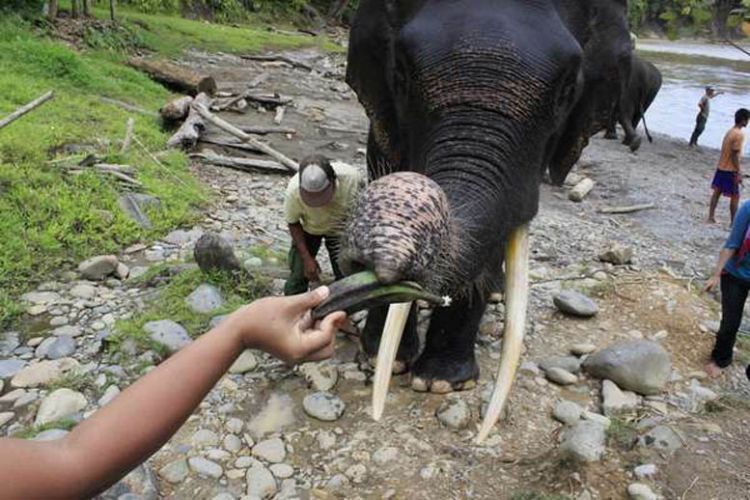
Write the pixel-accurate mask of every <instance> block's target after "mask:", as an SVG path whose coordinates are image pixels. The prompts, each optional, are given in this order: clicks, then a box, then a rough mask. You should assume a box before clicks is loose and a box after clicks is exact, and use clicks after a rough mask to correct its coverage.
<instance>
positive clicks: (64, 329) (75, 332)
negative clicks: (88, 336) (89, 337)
mask: <svg viewBox="0 0 750 500" xmlns="http://www.w3.org/2000/svg"><path fill="white" fill-rule="evenodd" d="M82 334H83V330H81V328H80V327H78V326H75V325H63V326H60V327H57V328H55V329H54V330H52V335H56V336H58V337H59V336H61V335H68V336H70V337H78V336H80V335H82Z"/></svg>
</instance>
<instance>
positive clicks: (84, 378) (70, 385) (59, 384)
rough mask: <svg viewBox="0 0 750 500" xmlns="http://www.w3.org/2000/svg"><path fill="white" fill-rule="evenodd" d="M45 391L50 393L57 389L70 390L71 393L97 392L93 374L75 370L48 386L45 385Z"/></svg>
mask: <svg viewBox="0 0 750 500" xmlns="http://www.w3.org/2000/svg"><path fill="white" fill-rule="evenodd" d="M47 389H49V391H50V392H52V391H55V390H57V389H70V390H72V391H78V392H84V391H93V392H97V391H98V389H97V387H96V383H95V382H94V375H93V374H91V373H81V372H79V371H76V370H72V371H70V372H68V373H66V374H65V375H63V376H62V377H60V378H58V379H56V380H53V381H51V382H50V383H49V384H47Z"/></svg>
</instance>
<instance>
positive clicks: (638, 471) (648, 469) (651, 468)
mask: <svg viewBox="0 0 750 500" xmlns="http://www.w3.org/2000/svg"><path fill="white" fill-rule="evenodd" d="M656 472H657V468H656V465H655V464H643V465H639V466H638V467H636V468H635V469H633V474H635V477H637V478H638V479H651V478H652V477H654V476H655V475H656Z"/></svg>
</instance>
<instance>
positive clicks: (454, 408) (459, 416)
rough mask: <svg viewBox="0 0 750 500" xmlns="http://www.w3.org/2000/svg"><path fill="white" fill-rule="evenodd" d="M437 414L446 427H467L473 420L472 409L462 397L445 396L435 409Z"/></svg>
mask: <svg viewBox="0 0 750 500" xmlns="http://www.w3.org/2000/svg"><path fill="white" fill-rule="evenodd" d="M435 416H436V417H437V419H438V420H439V421H440V423H441V424H443V425H444V426H446V427H449V428H451V429H465V428H466V427H467V426H468V425H469V422H471V409H470V408H469V405H468V404H467V403H466V401H464V400H463V399H461V398H457V397H453V398H445V399H443V401H442V402H441V403H440V406H438V408H437V410H436V411H435Z"/></svg>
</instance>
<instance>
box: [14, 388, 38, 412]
mask: <svg viewBox="0 0 750 500" xmlns="http://www.w3.org/2000/svg"><path fill="white" fill-rule="evenodd" d="M37 399H39V394H37V393H35V392H27V393H25V394H23V395H22V396H21V397H20V398H18V399H16V400H15V402H14V403H13V408H14V409H18V408H23V407H24V406H28V405H30V404H31V403H33V402H34V401H36V400H37Z"/></svg>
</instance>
